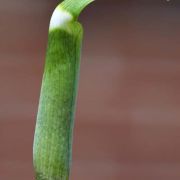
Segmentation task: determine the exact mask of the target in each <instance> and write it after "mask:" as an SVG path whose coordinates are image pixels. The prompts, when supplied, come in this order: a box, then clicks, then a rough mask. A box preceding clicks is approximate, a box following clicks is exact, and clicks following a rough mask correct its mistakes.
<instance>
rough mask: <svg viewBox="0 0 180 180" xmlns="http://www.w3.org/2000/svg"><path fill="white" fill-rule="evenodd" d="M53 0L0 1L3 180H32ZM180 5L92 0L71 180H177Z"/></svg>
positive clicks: (175, 0) (85, 17)
mask: <svg viewBox="0 0 180 180" xmlns="http://www.w3.org/2000/svg"><path fill="white" fill-rule="evenodd" d="M57 3H58V1H57V0H16V1H13V0H10V1H9V0H0V84H1V85H0V180H12V179H13V180H32V179H34V178H33V167H32V142H33V133H34V126H35V119H36V113H37V106H38V99H39V92H40V85H41V79H42V73H43V65H44V58H45V50H46V42H47V32H48V24H49V19H50V15H51V13H52V11H53V9H54V8H55V6H56V4H57ZM179 19H180V1H179V0H170V1H169V2H168V1H165V0H117V1H116V0H107V1H106V0H96V2H95V3H94V4H92V5H91V6H89V7H88V8H87V9H86V10H85V11H84V12H83V14H82V15H81V17H80V21H81V22H82V23H83V25H84V31H85V34H84V35H85V36H84V46H83V54H82V65H81V77H80V86H79V96H78V105H77V115H76V124H75V136H74V151H73V167H72V179H73V180H159V179H163V180H179V179H180V119H179V118H180V51H179V46H180V35H179V32H180V23H179V22H180V21H179Z"/></svg>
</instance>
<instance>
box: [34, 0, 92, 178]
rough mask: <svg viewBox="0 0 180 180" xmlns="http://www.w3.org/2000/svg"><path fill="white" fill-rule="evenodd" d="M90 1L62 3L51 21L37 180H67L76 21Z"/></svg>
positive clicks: (77, 44) (37, 146)
mask: <svg viewBox="0 0 180 180" xmlns="http://www.w3.org/2000/svg"><path fill="white" fill-rule="evenodd" d="M92 1H93V0H65V1H63V2H62V3H61V4H60V5H58V6H57V7H56V9H55V10H54V12H53V15H52V17H51V21H50V26H49V38H48V47H47V54H46V62H45V70H44V74H43V80H42V87H41V95H40V102H39V108H38V115H37V123H36V128H35V137H34V146H33V164H34V169H35V176H36V180H68V179H69V174H70V166H71V154H72V136H73V124H74V112H75V101H76V92H77V84H78V76H79V67H80V52H81V43H82V36H83V29H82V26H81V24H80V23H79V22H78V21H77V18H78V16H79V14H80V12H81V11H82V10H83V9H84V8H85V7H86V6H87V5H88V4H89V3H91V2H92Z"/></svg>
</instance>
